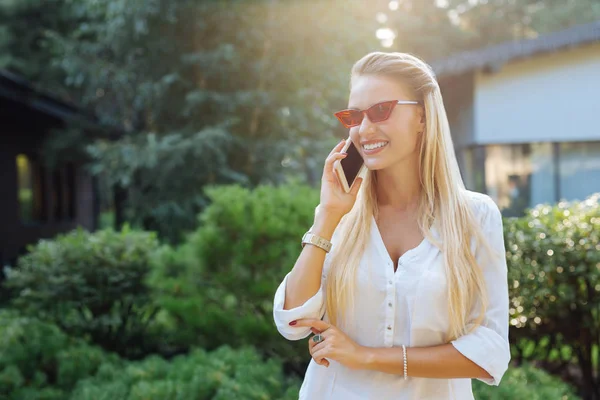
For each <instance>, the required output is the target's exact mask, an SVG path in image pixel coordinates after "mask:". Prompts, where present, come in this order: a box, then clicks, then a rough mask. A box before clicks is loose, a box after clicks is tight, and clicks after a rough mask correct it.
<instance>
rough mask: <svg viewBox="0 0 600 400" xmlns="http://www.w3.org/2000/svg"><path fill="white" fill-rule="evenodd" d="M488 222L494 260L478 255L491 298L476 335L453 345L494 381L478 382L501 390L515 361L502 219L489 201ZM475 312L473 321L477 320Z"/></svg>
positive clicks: (475, 331)
mask: <svg viewBox="0 0 600 400" xmlns="http://www.w3.org/2000/svg"><path fill="white" fill-rule="evenodd" d="M483 206H484V208H485V210H484V211H483V212H484V213H485V214H484V215H485V218H484V221H483V227H484V229H483V233H484V235H485V237H486V238H488V240H489V244H490V248H491V250H492V251H493V253H494V254H493V255H492V257H487V256H485V257H484V256H483V254H485V250H482V251H478V252H477V253H476V258H477V260H478V262H479V265H481V267H482V268H483V273H484V279H485V284H486V287H487V294H488V307H487V310H486V313H485V318H484V319H483V321H482V324H481V325H480V326H478V327H477V328H475V329H474V330H473V331H472V332H470V333H468V334H466V335H464V336H461V337H459V338H457V339H456V340H454V341H452V342H451V343H452V345H453V346H454V347H455V348H456V349H457V350H458V351H459V352H460V353H462V354H463V355H464V356H465V357H467V358H468V359H469V360H471V361H473V362H474V363H475V364H477V365H479V366H480V367H481V368H483V369H484V370H486V371H487V372H488V373H489V374H490V376H491V377H492V379H486V378H477V379H478V380H480V381H482V382H484V383H486V384H488V385H493V386H498V385H499V384H500V381H501V379H502V376H503V375H504V373H505V372H506V370H507V369H508V365H509V362H510V359H511V355H510V344H509V341H508V326H509V323H508V321H509V314H508V305H509V299H508V276H507V265H506V250H505V247H504V232H503V228H502V215H501V214H500V210H499V209H498V207H497V206H496V204H495V203H494V202H493V201H492V199H490V198H489V197H487V196H486V197H485V200H484V204H483ZM477 306H479V304H477V305H476V307H474V308H473V313H472V314H471V317H472V318H471V321H473V320H475V319H476V318H475V316H476V314H474V313H475V312H476V310H477V309H478V307H477Z"/></svg>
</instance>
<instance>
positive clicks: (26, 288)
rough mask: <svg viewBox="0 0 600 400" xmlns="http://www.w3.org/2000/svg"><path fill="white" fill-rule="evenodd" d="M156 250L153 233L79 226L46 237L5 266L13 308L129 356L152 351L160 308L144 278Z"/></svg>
mask: <svg viewBox="0 0 600 400" xmlns="http://www.w3.org/2000/svg"><path fill="white" fill-rule="evenodd" d="M157 249H158V241H157V240H156V238H155V235H154V234H151V233H145V232H134V231H131V230H129V229H128V228H124V229H123V230H122V231H121V232H115V231H113V230H110V229H107V230H102V231H98V232H95V233H89V232H86V231H83V230H76V231H73V232H70V233H68V234H65V235H60V236H58V237H56V238H55V239H52V240H42V241H40V242H39V243H38V244H37V245H35V246H33V247H31V248H30V249H29V250H30V252H29V254H27V255H25V256H23V257H21V258H20V259H19V260H18V263H17V267H16V268H7V269H6V282H5V287H6V288H7V289H8V290H11V291H12V292H13V297H14V299H13V302H12V304H13V305H14V307H16V308H18V309H19V310H21V311H22V312H23V313H26V314H28V315H33V316H36V317H39V318H40V319H43V320H46V321H50V322H53V323H55V324H56V325H58V326H59V327H60V328H61V329H63V330H64V331H65V332H67V333H68V334H70V335H74V336H85V337H89V338H91V340H92V341H93V342H94V343H97V344H98V345H100V346H101V347H103V348H104V349H106V350H109V351H115V352H117V353H119V354H121V355H123V356H125V357H132V358H133V357H140V356H141V355H144V354H145V353H146V352H149V351H150V350H152V349H153V346H154V343H153V337H154V336H153V335H152V332H151V326H150V325H151V323H152V321H153V318H154V316H155V313H156V311H157V307H156V306H154V305H153V303H152V301H151V300H152V299H151V297H150V289H149V288H148V287H147V286H146V284H145V282H144V280H145V277H146V275H147V273H148V272H149V270H150V260H151V259H152V257H153V255H154V254H155V252H156V250H157Z"/></svg>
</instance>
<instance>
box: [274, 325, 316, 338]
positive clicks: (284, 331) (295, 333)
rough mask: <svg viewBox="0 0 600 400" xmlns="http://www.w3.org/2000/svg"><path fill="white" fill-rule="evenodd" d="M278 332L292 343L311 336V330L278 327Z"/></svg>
mask: <svg viewBox="0 0 600 400" xmlns="http://www.w3.org/2000/svg"><path fill="white" fill-rule="evenodd" d="M277 331H278V332H279V333H280V334H281V336H283V337H284V338H286V339H287V340H290V341H297V340H302V339H305V338H307V337H308V336H309V335H310V334H311V330H310V328H303V327H302V328H293V327H291V326H290V327H287V328H286V327H281V326H278V327H277Z"/></svg>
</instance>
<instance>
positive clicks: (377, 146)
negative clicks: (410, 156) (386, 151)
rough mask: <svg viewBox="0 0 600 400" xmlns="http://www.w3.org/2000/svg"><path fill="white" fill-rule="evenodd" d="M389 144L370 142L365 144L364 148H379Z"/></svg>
mask: <svg viewBox="0 0 600 400" xmlns="http://www.w3.org/2000/svg"><path fill="white" fill-rule="evenodd" d="M387 144H388V142H377V143H369V144H363V146H362V148H363V149H364V150H366V151H370V150H377V149H380V148H382V147H385V146H387Z"/></svg>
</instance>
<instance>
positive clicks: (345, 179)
mask: <svg viewBox="0 0 600 400" xmlns="http://www.w3.org/2000/svg"><path fill="white" fill-rule="evenodd" d="M342 153H346V154H348V155H347V156H346V158H344V159H342V160H341V161H340V163H339V167H338V168H336V170H337V172H338V176H339V178H340V181H341V183H342V186H343V187H344V190H345V191H346V193H347V192H349V191H350V188H351V187H352V184H353V183H354V180H355V179H356V178H357V177H358V176H359V175H360V174H361V173H362V171H363V169H364V168H366V167H365V164H364V160H363V158H362V156H361V155H360V153H359V151H358V149H357V148H356V147H355V146H354V143H353V142H352V140H350V138H348V140H347V141H346V144H345V145H344V148H343V149H342Z"/></svg>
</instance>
